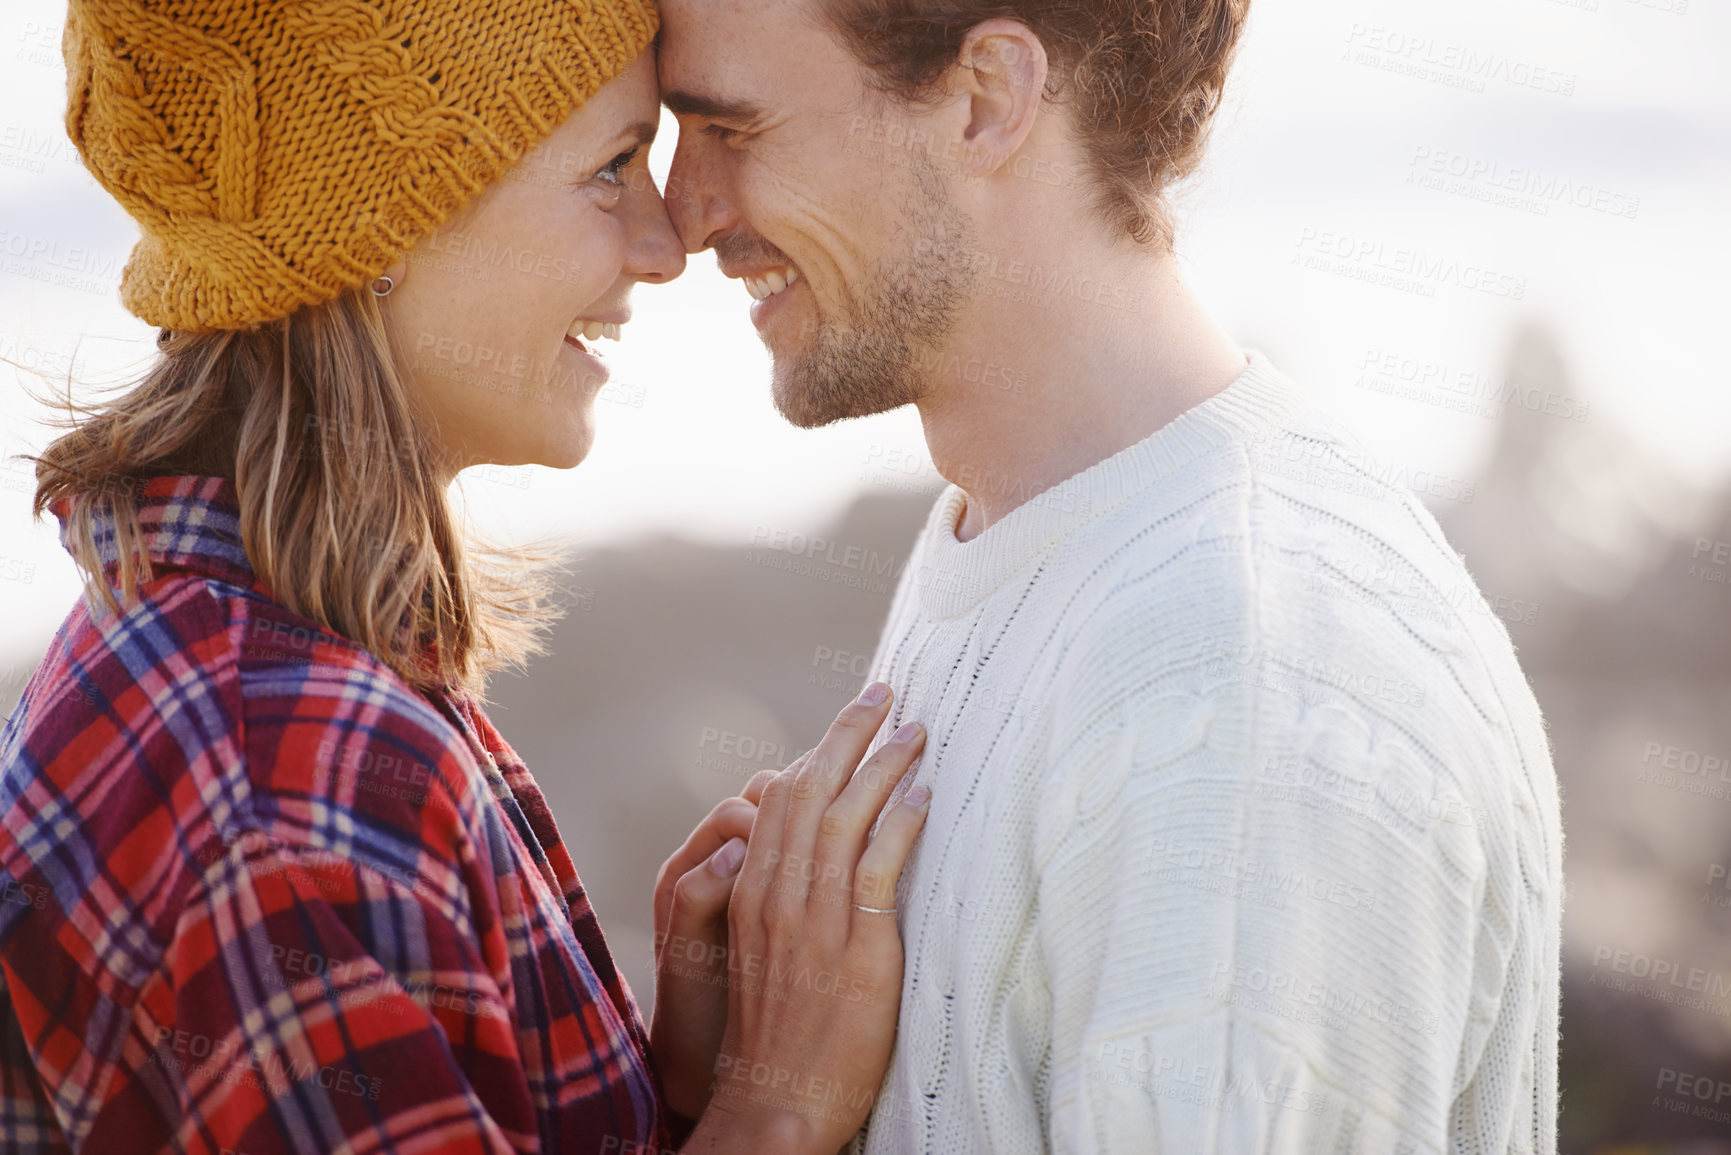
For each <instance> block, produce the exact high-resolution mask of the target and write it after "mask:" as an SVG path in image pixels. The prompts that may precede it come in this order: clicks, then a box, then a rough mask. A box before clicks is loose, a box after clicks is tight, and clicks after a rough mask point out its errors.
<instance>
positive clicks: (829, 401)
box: [772, 157, 978, 429]
mask: <svg viewBox="0 0 1731 1155" xmlns="http://www.w3.org/2000/svg"><path fill="white" fill-rule="evenodd" d="M912 175H913V178H914V179H913V181H912V182H911V183H910V184H909V186H908V195H907V197H906V198H905V201H904V210H903V220H904V221H905V222H906V223H907V225H908V228H907V230H906V232H905V233H904V234H903V235H904V236H906V237H907V238H909V239H908V243H907V244H905V245H904V246H903V248H902V249H901V251H899V252H897V253H894V254H886V256H885V257H884V259H883V261H882V262H880V263H879V264H878V265H877V266H876V267H875V268H874V269H873V270H872V271H871V273H870V274H869V275H868V277H867V278H866V281H865V283H864V284H863V285H860V286H858V287H857V289H856V290H855V291H853V292H850V293H849V295H848V296H849V299H848V304H847V316H846V318H845V324H836V323H834V322H832V321H830V320H828V319H826V318H824V317H821V316H820V317H818V318H817V319H816V320H815V321H814V322H813V323H812V326H811V328H812V331H811V334H810V336H809V337H808V338H807V339H806V340H805V341H803V342H801V343H800V345H799V347H798V348H797V350H796V351H794V352H791V353H788V354H786V355H777V356H775V366H774V370H773V376H772V392H773V395H774V397H775V407H776V409H777V410H778V411H780V413H781V415H782V416H783V417H784V418H786V419H787V420H788V421H789V422H790V423H791V424H793V425H797V426H799V427H800V428H802V429H815V428H817V427H818V426H821V425H828V424H830V423H831V422H835V421H840V420H842V419H844V418H848V417H866V416H869V415H871V414H873V413H884V412H887V411H889V410H891V409H897V408H900V407H901V406H903V405H909V404H912V403H913V402H915V401H918V400H919V399H920V398H921V396H923V394H924V392H925V387H926V380H927V373H926V370H925V369H924V368H923V366H922V361H924V362H925V364H930V363H931V361H930V357H929V355H930V354H931V353H932V352H934V351H936V350H938V349H940V348H941V347H942V346H943V343H944V341H945V339H946V338H948V337H949V335H950V333H951V332H952V330H954V328H955V324H956V319H957V317H958V316H959V315H960V313H961V310H962V307H963V306H964V305H965V304H966V303H967V301H968V297H969V291H970V289H971V288H972V287H973V284H974V282H975V281H976V280H977V279H978V270H977V268H976V267H975V266H974V265H973V263H972V262H971V261H970V260H969V254H970V248H969V245H968V243H967V242H968V238H969V236H970V234H971V229H970V227H969V221H968V218H967V216H966V214H964V213H963V212H962V211H961V209H959V208H958V207H957V206H956V205H955V204H954V202H952V201H951V200H950V198H949V195H948V190H947V189H946V188H945V186H944V183H943V180H942V178H941V177H940V175H939V174H938V171H937V169H936V168H935V167H933V166H932V165H931V163H930V162H929V161H927V160H925V158H923V157H916V158H915V163H914V164H913V166H912ZM922 354H925V355H926V356H925V357H922Z"/></svg>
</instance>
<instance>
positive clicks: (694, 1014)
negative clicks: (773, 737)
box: [649, 770, 776, 1119]
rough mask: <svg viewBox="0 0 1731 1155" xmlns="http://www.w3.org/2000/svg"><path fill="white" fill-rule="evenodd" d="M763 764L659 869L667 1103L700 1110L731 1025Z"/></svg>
mask: <svg viewBox="0 0 1731 1155" xmlns="http://www.w3.org/2000/svg"><path fill="white" fill-rule="evenodd" d="M775 773H776V772H775V771H774V770H764V771H762V772H760V773H759V774H757V775H756V776H755V777H753V778H752V780H751V781H750V782H748V783H747V784H746V787H745V789H744V790H743V791H741V793H740V794H739V796H738V797H734V798H726V799H723V800H722V801H721V802H719V803H718V804H717V805H716V807H715V809H714V810H711V811H710V812H709V816H708V817H707V818H705V819H704V820H703V821H702V822H700V823H698V824H697V828H696V829H695V830H693V831H692V832H691V837H689V838H687V839H686V840H685V844H684V845H683V846H681V847H680V848H679V849H678V850H676V851H674V852H673V855H672V857H670V858H669V859H668V860H667V861H666V862H664V863H662V864H661V870H660V872H659V873H658V874H657V875H656V876H655V1014H654V1022H653V1024H652V1025H651V1027H650V1031H649V1037H650V1045H651V1046H652V1047H653V1048H654V1051H655V1059H656V1064H657V1066H659V1068H660V1070H661V1079H662V1084H663V1086H664V1088H665V1090H666V1093H667V1105H668V1106H669V1107H670V1108H672V1109H673V1110H674V1111H676V1112H678V1113H679V1114H681V1115H685V1116H688V1117H690V1118H693V1119H695V1118H697V1117H698V1116H700V1115H702V1114H703V1109H704V1107H705V1106H706V1105H707V1104H708V1103H709V1088H710V1085H711V1083H713V1082H714V1079H715V1059H716V1054H717V1053H718V1052H719V1051H720V1049H721V1039H722V1035H723V1033H724V1032H725V1031H726V1029H727V904H728V900H729V898H730V897H731V896H732V894H733V882H734V879H735V878H737V877H738V876H739V867H740V864H741V863H743V862H744V861H745V849H746V843H747V841H748V840H749V838H750V835H751V824H752V822H753V821H754V820H755V819H756V817H757V803H758V801H759V800H760V799H761V798H762V797H763V788H764V787H765V786H766V785H767V784H768V783H769V782H770V781H771V780H773V779H774V778H775Z"/></svg>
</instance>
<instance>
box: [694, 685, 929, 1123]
mask: <svg viewBox="0 0 1731 1155" xmlns="http://www.w3.org/2000/svg"><path fill="white" fill-rule="evenodd" d="M889 707H890V693H889V687H887V686H884V685H882V684H881V683H874V684H873V685H871V686H868V687H867V688H866V690H865V692H864V693H862V694H861V695H860V698H859V700H857V701H855V702H854V703H852V704H851V705H849V706H848V707H847V708H846V709H845V710H843V711H842V712H841V716H840V717H838V718H837V719H836V721H835V724H834V725H832V726H831V727H830V729H829V733H828V734H826V735H824V739H823V741H822V742H821V743H819V745H818V747H817V749H815V750H813V751H811V752H810V753H809V754H807V755H805V756H804V757H803V758H801V759H799V760H798V761H796V762H795V763H794V764H793V765H791V766H789V767H788V768H787V769H786V770H783V771H782V772H781V773H779V774H777V775H776V776H775V777H774V778H773V780H771V781H770V782H769V783H768V784H767V785H766V786H765V787H764V789H763V793H762V798H761V800H760V802H759V805H758V811H757V819H756V822H755V824H754V825H753V827H752V831H751V838H750V842H749V845H748V846H747V849H746V855H745V862H744V865H743V867H742V868H741V869H740V871H739V874H738V878H737V880H736V881H735V882H734V884H733V897H732V903H731V905H730V907H729V909H728V920H727V921H728V936H727V952H726V954H727V979H728V982H727V993H728V1007H727V1028H726V1035H725V1037H724V1039H723V1041H722V1045H721V1052H720V1054H719V1056H718V1057H717V1059H716V1063H715V1069H714V1077H715V1078H714V1098H713V1099H712V1100H711V1101H710V1104H709V1107H708V1110H707V1111H706V1112H705V1114H704V1116H703V1118H702V1120H701V1121H700V1122H699V1124H698V1127H697V1130H696V1131H695V1132H694V1133H693V1135H692V1137H691V1142H690V1144H689V1145H688V1146H687V1147H686V1148H685V1149H686V1150H687V1151H723V1150H732V1149H733V1148H735V1147H738V1148H739V1149H741V1150H745V1149H747V1148H751V1147H753V1145H755V1144H761V1143H768V1144H769V1145H770V1146H769V1149H772V1150H775V1151H777V1152H784V1151H786V1152H800V1151H811V1152H823V1153H825V1155H828V1153H831V1152H834V1151H836V1150H837V1149H838V1148H840V1147H841V1146H842V1145H843V1144H845V1143H846V1142H847V1141H848V1140H849V1139H850V1138H852V1136H853V1134H854V1133H855V1132H856V1131H858V1130H859V1127H860V1124H862V1123H863V1122H864V1121H865V1118H866V1115H867V1114H868V1113H869V1112H870V1110H871V1105H872V1102H873V1100H874V1099H875V1097H876V1095H877V1091H878V1087H879V1085H880V1083H881V1082H882V1080H883V1073H884V1068H885V1067H886V1066H888V1064H889V1056H890V1048H891V1045H892V1043H893V1042H894V1040H895V1028H896V1017H897V1013H898V1011H899V1009H900V1005H901V981H902V943H901V935H900V932H899V931H898V929H897V926H896V919H895V914H894V911H893V909H892V908H893V907H894V906H895V901H896V880H897V879H898V878H899V877H900V875H901V871H902V866H903V864H904V863H906V861H907V858H908V854H909V853H910V851H911V850H912V848H913V844H914V839H915V837H916V836H917V835H918V834H919V831H920V828H921V826H922V825H923V823H924V822H925V817H926V811H927V808H928V807H927V803H928V801H929V795H928V794H927V792H926V791H925V790H924V789H923V788H921V787H916V788H914V789H913V790H910V791H909V792H908V795H907V797H906V798H905V799H904V800H903V801H902V803H901V804H900V805H898V806H896V807H894V808H892V809H891V810H890V811H889V813H887V814H885V815H884V817H883V821H882V822H881V823H880V824H879V826H878V830H877V834H876V835H875V837H871V838H870V839H869V841H868V832H869V831H870V830H871V827H872V823H873V821H874V820H875V819H877V817H878V815H879V813H880V811H882V809H883V806H884V803H885V802H886V801H887V800H888V799H889V797H890V795H891V792H892V791H894V789H895V787H896V784H897V783H898V782H900V781H901V779H902V777H903V775H905V774H906V773H907V771H908V768H909V767H910V766H912V765H913V763H914V760H915V759H916V758H917V757H918V756H919V753H920V750H921V748H922V747H923V745H924V743H925V731H924V730H923V729H922V728H921V727H919V726H918V725H915V724H912V723H910V724H908V725H906V726H903V727H902V728H901V730H899V731H897V732H896V736H895V737H894V738H893V739H891V741H890V742H888V743H887V744H885V745H884V746H883V747H882V748H880V749H879V750H878V751H877V752H876V753H874V754H873V755H872V756H871V758H870V759H869V760H868V761H866V763H865V764H864V765H863V766H861V765H860V759H861V758H862V757H863V756H864V755H865V752H866V748H867V747H868V746H869V745H870V744H871V740H872V736H873V735H874V734H876V733H877V731H878V728H879V726H880V725H882V723H883V720H884V718H885V717H886V716H887V714H888V713H889ZM855 767H858V769H857V770H856V769H855ZM862 908H864V909H862Z"/></svg>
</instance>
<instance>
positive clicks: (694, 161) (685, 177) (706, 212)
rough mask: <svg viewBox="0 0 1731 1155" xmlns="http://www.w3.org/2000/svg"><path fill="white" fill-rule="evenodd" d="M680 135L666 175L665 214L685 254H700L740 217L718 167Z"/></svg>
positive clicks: (683, 133)
mask: <svg viewBox="0 0 1731 1155" xmlns="http://www.w3.org/2000/svg"><path fill="white" fill-rule="evenodd" d="M679 135H680V140H679V145H678V147H677V148H675V149H674V150H673V164H672V166H671V167H670V168H669V169H668V171H667V214H668V216H669V217H671V218H672V220H673V227H674V228H675V229H677V230H678V231H679V240H680V242H681V243H682V244H683V245H684V246H685V251H686V252H688V253H701V252H702V251H703V250H704V249H707V248H709V246H710V238H712V237H719V236H723V235H725V234H727V233H730V232H732V231H733V230H734V229H736V228H738V227H739V225H740V223H741V222H740V216H739V211H738V210H737V209H735V208H734V206H733V202H732V200H731V199H730V198H729V196H728V190H727V189H726V187H725V186H724V184H723V182H722V181H721V180H720V179H718V178H719V177H720V175H721V174H720V171H719V169H720V166H719V165H717V164H716V163H714V162H713V161H712V160H710V159H708V158H706V157H705V156H704V155H703V150H702V149H701V148H700V147H696V146H693V145H692V144H690V143H689V142H687V141H686V139H685V132H684V130H683V129H682V130H681V131H680V134H679Z"/></svg>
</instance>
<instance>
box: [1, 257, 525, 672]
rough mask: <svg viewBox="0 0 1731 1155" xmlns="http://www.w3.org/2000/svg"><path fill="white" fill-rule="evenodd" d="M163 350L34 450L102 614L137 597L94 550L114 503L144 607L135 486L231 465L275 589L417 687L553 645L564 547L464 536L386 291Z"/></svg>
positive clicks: (145, 575) (517, 662) (174, 338)
mask: <svg viewBox="0 0 1731 1155" xmlns="http://www.w3.org/2000/svg"><path fill="white" fill-rule="evenodd" d="M158 349H159V352H158V353H157V355H156V356H155V357H154V358H153V360H152V363H151V364H150V366H149V368H148V369H147V370H146V372H145V373H144V375H143V377H142V378H141V379H140V380H138V381H137V382H136V383H135V384H133V385H132V386H131V387H130V388H128V389H127V390H126V391H125V392H124V393H122V394H120V395H119V396H117V397H116V398H114V399H112V400H109V401H105V402H103V403H101V404H94V405H89V404H83V403H79V402H75V401H73V400H72V397H71V394H70V390H69V391H68V394H67V396H66V397H65V398H63V399H57V400H56V401H55V402H54V404H55V406H56V407H57V408H60V409H63V410H65V411H66V413H67V416H66V417H64V418H62V419H61V420H60V424H61V425H62V426H64V427H70V430H71V431H70V432H69V433H67V434H65V435H64V436H62V437H60V438H58V439H57V440H55V441H54V442H53V443H52V444H50V445H49V446H48V448H47V449H46V450H45V451H43V452H42V453H41V454H40V455H38V456H35V457H33V458H30V459H31V460H34V461H35V462H36V478H37V487H36V499H35V514H36V516H38V517H40V516H42V514H43V512H44V511H45V510H47V509H48V508H49V507H50V506H51V505H52V504H53V503H54V502H56V501H57V500H59V499H60V498H63V497H73V498H75V500H74V501H73V502H72V508H71V513H70V516H69V518H68V524H67V540H68V541H69V542H71V543H73V549H72V552H73V557H74V560H75V561H76V562H77V563H78V565H79V567H80V569H81V570H82V571H83V576H84V580H85V585H86V589H87V593H88V594H89V596H90V598H91V604H92V610H93V612H94V611H95V610H96V608H97V603H98V601H100V602H101V603H102V604H104V605H106V606H107V607H108V608H109V609H111V610H118V609H119V606H120V602H119V601H117V600H116V598H115V596H114V590H113V589H112V588H111V586H110V582H109V580H108V578H107V577H106V576H105V575H104V573H103V569H102V563H101V560H100V558H99V557H98V554H97V551H96V547H95V540H94V534H93V532H92V531H93V525H94V518H95V516H96V515H97V513H98V512H99V511H103V510H106V511H109V512H111V513H112V515H113V519H114V524H115V533H116V538H117V541H116V545H117V546H118V549H119V557H120V561H119V571H118V574H117V575H116V576H117V578H118V581H119V585H120V593H121V598H122V599H124V600H126V601H131V600H132V599H133V598H135V597H136V596H137V591H138V585H139V583H140V582H142V581H149V580H151V578H152V576H153V575H152V573H151V566H150V562H149V559H148V558H147V557H145V556H143V555H142V552H141V549H140V546H141V538H142V532H141V530H140V527H139V521H138V508H137V497H138V491H137V488H136V483H137V482H138V481H139V480H140V479H142V478H145V477H151V476H160V475H165V474H175V473H208V474H214V475H219V476H226V477H230V478H232V479H233V481H234V484H235V489H236V491H237V493H238V495H239V499H240V528H241V540H242V543H243V545H244V546H245V548H246V553H247V557H248V559H249V560H250V561H251V563H252V567H253V570H254V572H255V573H256V574H257V575H258V576H259V578H260V579H262V580H263V582H264V583H265V585H266V586H267V587H269V590H270V592H271V594H272V596H274V597H275V598H276V600H277V601H279V602H281V603H282V604H283V605H284V606H287V607H288V608H289V609H291V610H293V611H294V612H295V613H298V614H300V615H302V616H303V617H307V618H310V619H312V620H314V621H316V622H318V623H320V624H321V625H323V626H324V627H325V628H327V629H329V630H331V631H332V632H334V633H337V634H340V635H342V636H343V637H345V638H347V639H349V640H350V641H352V642H354V643H355V644H356V645H359V646H361V647H363V648H364V649H366V650H368V651H369V652H371V653H372V654H373V655H375V656H376V657H377V658H378V659H379V660H380V661H381V662H383V663H384V664H385V665H387V666H389V667H390V668H391V669H392V670H394V671H396V672H397V673H398V674H399V675H401V676H402V677H403V678H404V679H405V680H407V681H408V682H409V683H410V684H411V685H414V686H416V687H417V688H428V687H432V686H440V685H450V684H453V683H455V684H457V685H459V686H461V687H463V688H465V689H467V690H469V691H471V692H473V693H475V694H476V695H477V696H482V695H484V689H485V679H486V676H487V675H488V674H489V673H491V672H493V671H495V670H498V669H501V668H504V667H507V666H513V667H518V668H521V667H522V666H523V665H524V664H525V663H526V662H527V660H528V658H529V657H531V656H532V655H534V654H536V653H539V652H541V651H542V650H543V649H544V646H543V643H542V638H541V635H542V631H543V630H544V628H545V627H546V626H547V625H549V624H550V623H551V622H552V620H554V619H555V618H556V617H558V611H557V610H556V609H555V608H554V607H553V606H552V604H551V595H552V592H553V588H554V582H553V576H552V575H553V571H554V570H555V569H556V566H555V564H554V560H553V554H552V552H551V551H550V550H547V549H545V548H542V547H502V546H498V545H489V544H482V543H480V542H479V541H478V540H477V541H471V542H469V543H465V541H464V538H463V536H462V535H461V534H460V533H459V532H458V528H457V519H456V517H455V515H454V514H453V512H452V509H451V506H450V499H449V495H448V494H447V492H446V490H445V488H444V486H443V485H442V483H441V481H440V479H439V471H438V462H437V457H436V452H437V451H436V446H435V443H434V442H433V441H432V440H431V439H430V438H429V437H428V431H427V430H426V428H425V427H424V419H423V418H422V417H421V416H420V415H419V414H418V413H417V411H416V409H415V407H414V406H413V405H412V404H411V398H410V395H409V391H408V389H407V387H406V385H405V383H404V380H403V378H402V377H401V376H400V375H399V373H398V371H397V368H396V366H397V364H398V362H397V361H396V359H395V357H394V356H393V351H392V344H391V341H390V338H389V335H388V332H387V330H386V327H385V323H384V318H383V315H382V314H381V312H380V309H379V304H378V301H377V300H376V298H375V297H374V296H373V294H372V293H371V292H370V291H368V290H366V289H361V290H358V291H354V292H350V293H346V294H344V295H343V296H340V297H338V298H336V299H334V300H332V301H329V302H326V303H324V304H321V305H313V306H309V307H307V308H304V309H301V310H299V311H297V312H295V313H293V314H291V315H290V316H288V317H285V318H283V319H281V320H277V321H272V322H268V323H265V324H261V325H258V326H255V327H253V328H250V329H241V330H222V331H216V332H176V333H169V332H167V331H164V332H163V333H162V335H161V337H160V338H159V340H158ZM69 384H70V380H69ZM472 553H478V554H481V555H484V556H485V557H486V558H487V563H488V564H485V565H478V564H476V563H475V561H474V560H472V559H471V556H470V555H471V554H472Z"/></svg>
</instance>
